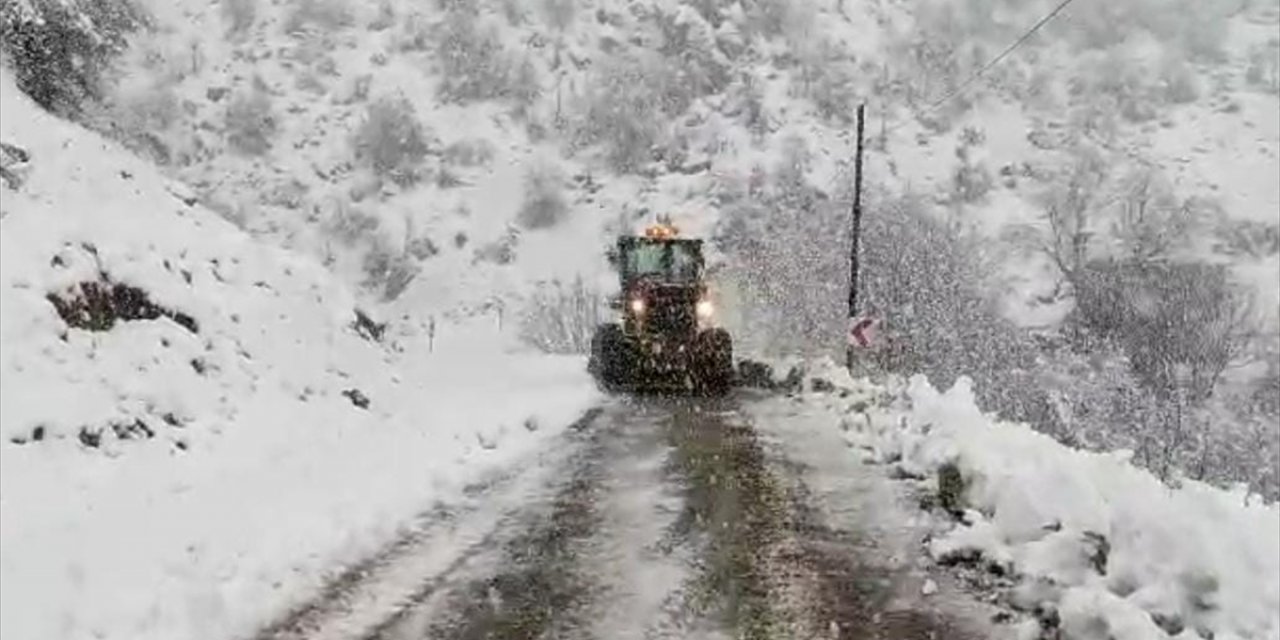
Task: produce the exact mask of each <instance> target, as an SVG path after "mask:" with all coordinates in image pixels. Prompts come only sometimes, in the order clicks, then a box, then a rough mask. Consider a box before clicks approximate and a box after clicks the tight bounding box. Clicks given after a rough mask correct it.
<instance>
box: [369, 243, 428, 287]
mask: <svg viewBox="0 0 1280 640" xmlns="http://www.w3.org/2000/svg"><path fill="white" fill-rule="evenodd" d="M361 267H362V270H363V272H364V280H363V281H362V282H361V284H362V285H363V286H364V287H365V288H366V289H368V290H369V291H373V292H377V293H378V294H380V295H381V297H382V300H383V301H384V302H390V301H392V300H395V299H396V298H398V297H400V294H401V293H404V290H405V289H407V288H408V287H409V283H410V282H413V279H414V278H415V277H417V275H418V272H419V267H418V264H417V263H416V262H415V261H414V260H413V256H412V255H410V254H409V252H408V251H404V252H395V251H393V250H392V249H391V248H390V247H389V246H388V245H387V244H386V243H385V242H382V241H375V242H374V244H373V247H372V248H371V249H370V250H369V251H368V252H366V253H365V254H364V260H363V262H362V264H361Z"/></svg>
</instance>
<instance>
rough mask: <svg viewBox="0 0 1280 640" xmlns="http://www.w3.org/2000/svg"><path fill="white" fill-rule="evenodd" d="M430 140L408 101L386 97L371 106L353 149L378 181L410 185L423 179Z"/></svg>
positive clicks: (396, 97) (356, 136)
mask: <svg viewBox="0 0 1280 640" xmlns="http://www.w3.org/2000/svg"><path fill="white" fill-rule="evenodd" d="M431 138H432V136H431V134H430V132H429V131H428V130H427V129H426V128H425V127H424V126H423V125H422V123H421V122H419V121H418V116H417V114H416V112H415V111H414V108H413V104H412V103H411V102H409V100H408V98H405V97H404V96H402V95H399V96H386V97H383V98H379V99H378V100H375V101H374V102H373V103H372V104H370V105H369V109H368V112H367V113H366V114H365V119H364V122H362V123H361V124H360V127H359V128H358V129H357V130H356V133H355V137H354V138H353V139H352V145H353V146H354V148H355V156H356V158H357V159H359V160H361V161H362V162H364V163H365V164H367V165H368V166H369V168H370V169H372V170H373V172H374V174H375V175H377V176H378V177H379V178H383V179H387V180H391V181H392V182H395V183H396V184H401V185H408V184H412V183H414V182H416V181H417V180H418V178H419V177H421V176H420V175H419V168H420V167H421V165H422V162H423V160H424V159H426V157H427V152H428V151H429V150H430V148H431Z"/></svg>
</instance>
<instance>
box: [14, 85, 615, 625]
mask: <svg viewBox="0 0 1280 640" xmlns="http://www.w3.org/2000/svg"><path fill="white" fill-rule="evenodd" d="M3 73H4V77H3V79H2V86H0V100H2V101H3V102H2V104H0V110H2V111H3V113H4V119H3V123H2V124H0V139H2V140H3V142H4V143H6V145H10V146H11V147H10V146H7V147H6V156H8V155H9V151H8V149H9V148H18V149H21V150H22V151H23V152H25V153H23V154H20V155H22V156H23V157H24V158H25V162H23V163H22V164H23V165H24V166H22V167H18V166H17V165H16V164H15V165H13V166H7V167H6V174H8V173H10V169H13V171H14V172H15V174H14V175H15V176H20V178H21V179H20V184H14V188H11V187H10V184H11V183H10V181H9V180H8V175H6V184H5V186H4V193H3V203H2V204H0V207H2V208H3V213H2V214H0V215H2V218H0V345H2V348H0V396H2V397H3V400H2V402H0V434H2V435H3V441H0V486H2V487H3V488H2V489H0V523H2V524H0V591H3V593H4V616H3V617H0V636H3V637H4V638H15V639H17V638H43V639H50V640H53V639H57V638H88V637H93V638H108V639H115V638H119V639H126V638H127V639H130V640H143V639H147V638H155V639H163V640H182V639H184V638H227V637H242V636H244V635H246V634H247V633H250V632H252V630H253V629H254V628H256V627H257V626H258V625H260V624H262V623H263V622H264V621H266V620H267V619H268V618H270V617H271V616H274V615H278V614H279V613H281V612H282V611H283V610H284V609H286V608H288V607H289V606H291V605H294V604H296V603H297V602H299V601H301V600H303V599H305V598H306V597H308V596H309V595H311V594H312V593H313V591H314V589H315V588H316V587H317V586H318V584H319V583H320V582H321V581H322V580H323V578H324V574H325V572H326V571H328V570H332V569H335V568H336V567H337V566H339V565H340V564H342V563H344V562H348V561H351V560H353V559H356V558H358V557H360V556H361V555H362V554H366V553H368V552H370V551H371V550H373V549H374V548H375V547H377V546H378V545H379V544H381V543H384V542H386V541H387V540H388V539H390V538H391V537H393V536H394V535H395V533H396V530H397V528H398V527H400V526H403V525H406V524H407V523H409V522H410V521H411V520H412V518H413V516H414V515H415V514H416V513H417V512H418V511H419V510H423V509H425V508H427V507H429V506H430V504H431V502H432V501H433V500H435V499H438V498H442V497H444V496H447V495H448V493H449V492H450V491H456V490H458V488H459V487H460V485H461V484H462V483H463V482H466V481H467V480H468V479H470V478H472V477H474V476H475V475H476V474H479V473H481V472H482V471H483V470H484V469H486V468H489V467H491V466H492V465H497V464H502V463H503V462H509V461H510V460H511V459H512V458H513V456H515V455H518V454H519V453H520V452H522V451H527V450H528V448H529V447H530V446H531V445H533V444H535V443H537V442H538V441H539V440H540V439H544V438H546V436H547V435H548V434H549V433H551V432H553V431H554V430H555V428H556V427H559V426H562V425H565V424H567V423H568V422H569V421H571V419H572V418H573V417H574V416H575V415H576V414H577V413H578V412H579V411H580V410H581V409H583V408H584V407H585V405H586V404H587V403H588V402H589V401H590V400H591V399H592V393H593V392H591V391H590V390H589V389H590V387H589V386H588V385H587V384H586V380H585V376H584V375H583V374H582V373H581V370H582V366H581V363H580V362H578V361H577V360H573V359H560V360H555V359H550V360H549V359H547V358H543V357H535V356H527V357H526V356H520V355H508V354H505V353H503V352H502V350H501V349H500V348H499V347H498V346H496V345H500V344H503V343H502V342H501V341H499V340H497V337H498V336H496V335H495V333H496V332H495V331H494V330H493V329H492V328H490V327H471V328H469V329H466V328H462V327H457V328H455V327H444V328H442V329H441V334H443V335H444V336H445V338H443V339H440V340H437V342H438V343H439V344H438V345H436V347H437V348H435V350H434V352H432V353H428V352H427V349H426V347H425V338H424V339H422V340H421V342H423V343H424V344H423V345H421V346H419V345H417V344H411V345H409V346H408V348H407V349H406V351H405V352H404V353H396V352H393V350H392V349H389V348H388V347H387V346H386V345H384V344H381V343H379V342H378V341H376V340H373V339H370V337H369V336H367V335H361V332H359V331H357V329H356V328H355V327H354V325H355V319H356V311H355V310H356V301H355V300H354V299H353V298H352V296H351V295H349V294H348V293H347V292H346V291H345V290H344V289H343V288H342V287H340V286H338V285H336V284H335V283H334V280H333V279H332V278H331V277H330V275H329V274H328V273H327V272H326V271H325V270H324V269H323V268H321V267H320V266H319V265H317V264H314V263H312V262H310V261H308V260H305V259H302V258H299V257H296V256H294V255H291V254H289V253H288V252H285V251H283V250H280V249H274V248H268V247H266V246H264V245H262V244H259V243H257V242H255V241H254V240H253V239H252V238H250V237H249V236H247V235H245V234H244V233H243V232H241V231H239V230H238V229H236V228H235V227H234V226H232V225H231V224H229V223H227V222H225V221H224V220H223V219H221V218H220V217H218V216H217V215H215V214H213V213H212V212H210V211H208V210H207V209H204V208H203V207H201V206H199V205H198V204H197V203H196V201H195V199H194V198H192V197H191V194H190V193H188V192H187V191H186V190H184V189H183V188H182V187H181V186H179V185H177V184H174V183H172V182H170V181H168V180H166V179H165V178H163V177H162V176H161V175H159V173H158V172H157V171H156V170H155V169H153V168H152V167H150V166H149V165H148V164H147V163H146V162H144V161H141V160H139V159H137V158H136V157H134V156H132V155H130V154H128V153H126V152H124V151H122V150H121V149H119V148H118V147H116V146H115V145H114V144H112V143H108V142H106V141H105V140H103V139H102V138H100V137H98V136H96V135H93V134H90V133H88V132H86V131H84V130H83V129H81V128H79V127H76V126H74V125H72V124H70V123H67V122H64V121H62V120H59V119H57V118H54V117H52V116H49V115H48V114H46V113H44V112H43V111H41V110H40V109H39V108H37V107H36V106H35V105H34V104H32V103H31V102H30V101H29V100H28V99H27V98H26V97H25V96H24V95H22V94H21V93H20V92H19V91H18V90H17V89H16V88H15V86H14V85H13V81H12V78H11V77H10V76H9V73H8V71H4V72H3ZM6 164H8V158H6ZM17 171H20V172H21V173H20V174H18V173H16V172H17ZM16 182H17V181H16ZM365 333H367V331H366V332H365Z"/></svg>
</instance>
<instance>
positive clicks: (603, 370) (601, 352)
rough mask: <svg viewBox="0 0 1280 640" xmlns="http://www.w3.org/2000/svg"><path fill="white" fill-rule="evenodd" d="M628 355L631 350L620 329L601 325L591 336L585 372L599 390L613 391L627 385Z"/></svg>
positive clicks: (629, 370) (610, 325)
mask: <svg viewBox="0 0 1280 640" xmlns="http://www.w3.org/2000/svg"><path fill="white" fill-rule="evenodd" d="M630 355H631V350H630V349H629V348H628V344H627V336H626V334H624V333H623V332H622V327H620V326H618V325H616V324H602V325H600V326H599V327H597V328H596V332H595V335H593V336H591V356H590V358H589V359H588V360H587V371H588V372H589V373H591V376H592V377H593V378H595V380H596V384H598V385H600V388H601V389H604V390H606V391H614V390H616V389H618V388H620V387H622V386H624V385H626V384H627V377H628V376H629V375H630V373H631V357H630Z"/></svg>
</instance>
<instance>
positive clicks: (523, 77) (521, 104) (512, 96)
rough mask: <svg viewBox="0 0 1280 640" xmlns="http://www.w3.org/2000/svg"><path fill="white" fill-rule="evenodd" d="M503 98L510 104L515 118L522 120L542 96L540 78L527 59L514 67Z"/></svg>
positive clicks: (530, 61) (534, 67)
mask: <svg viewBox="0 0 1280 640" xmlns="http://www.w3.org/2000/svg"><path fill="white" fill-rule="evenodd" d="M503 96H504V97H505V98H506V99H507V100H508V101H509V102H510V104H511V106H512V109H513V111H514V113H515V115H516V116H517V117H520V118H524V117H526V116H528V114H529V112H530V111H531V110H532V109H533V107H534V105H535V104H536V103H537V101H538V98H539V97H541V96H542V76H541V75H540V74H539V73H538V68H537V67H536V66H535V65H534V64H533V61H532V60H530V59H529V58H525V59H524V60H521V61H520V63H519V64H517V65H515V70H514V71H513V72H512V75H511V78H510V79H509V81H508V86H507V87H506V89H505V90H504V92H503Z"/></svg>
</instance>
